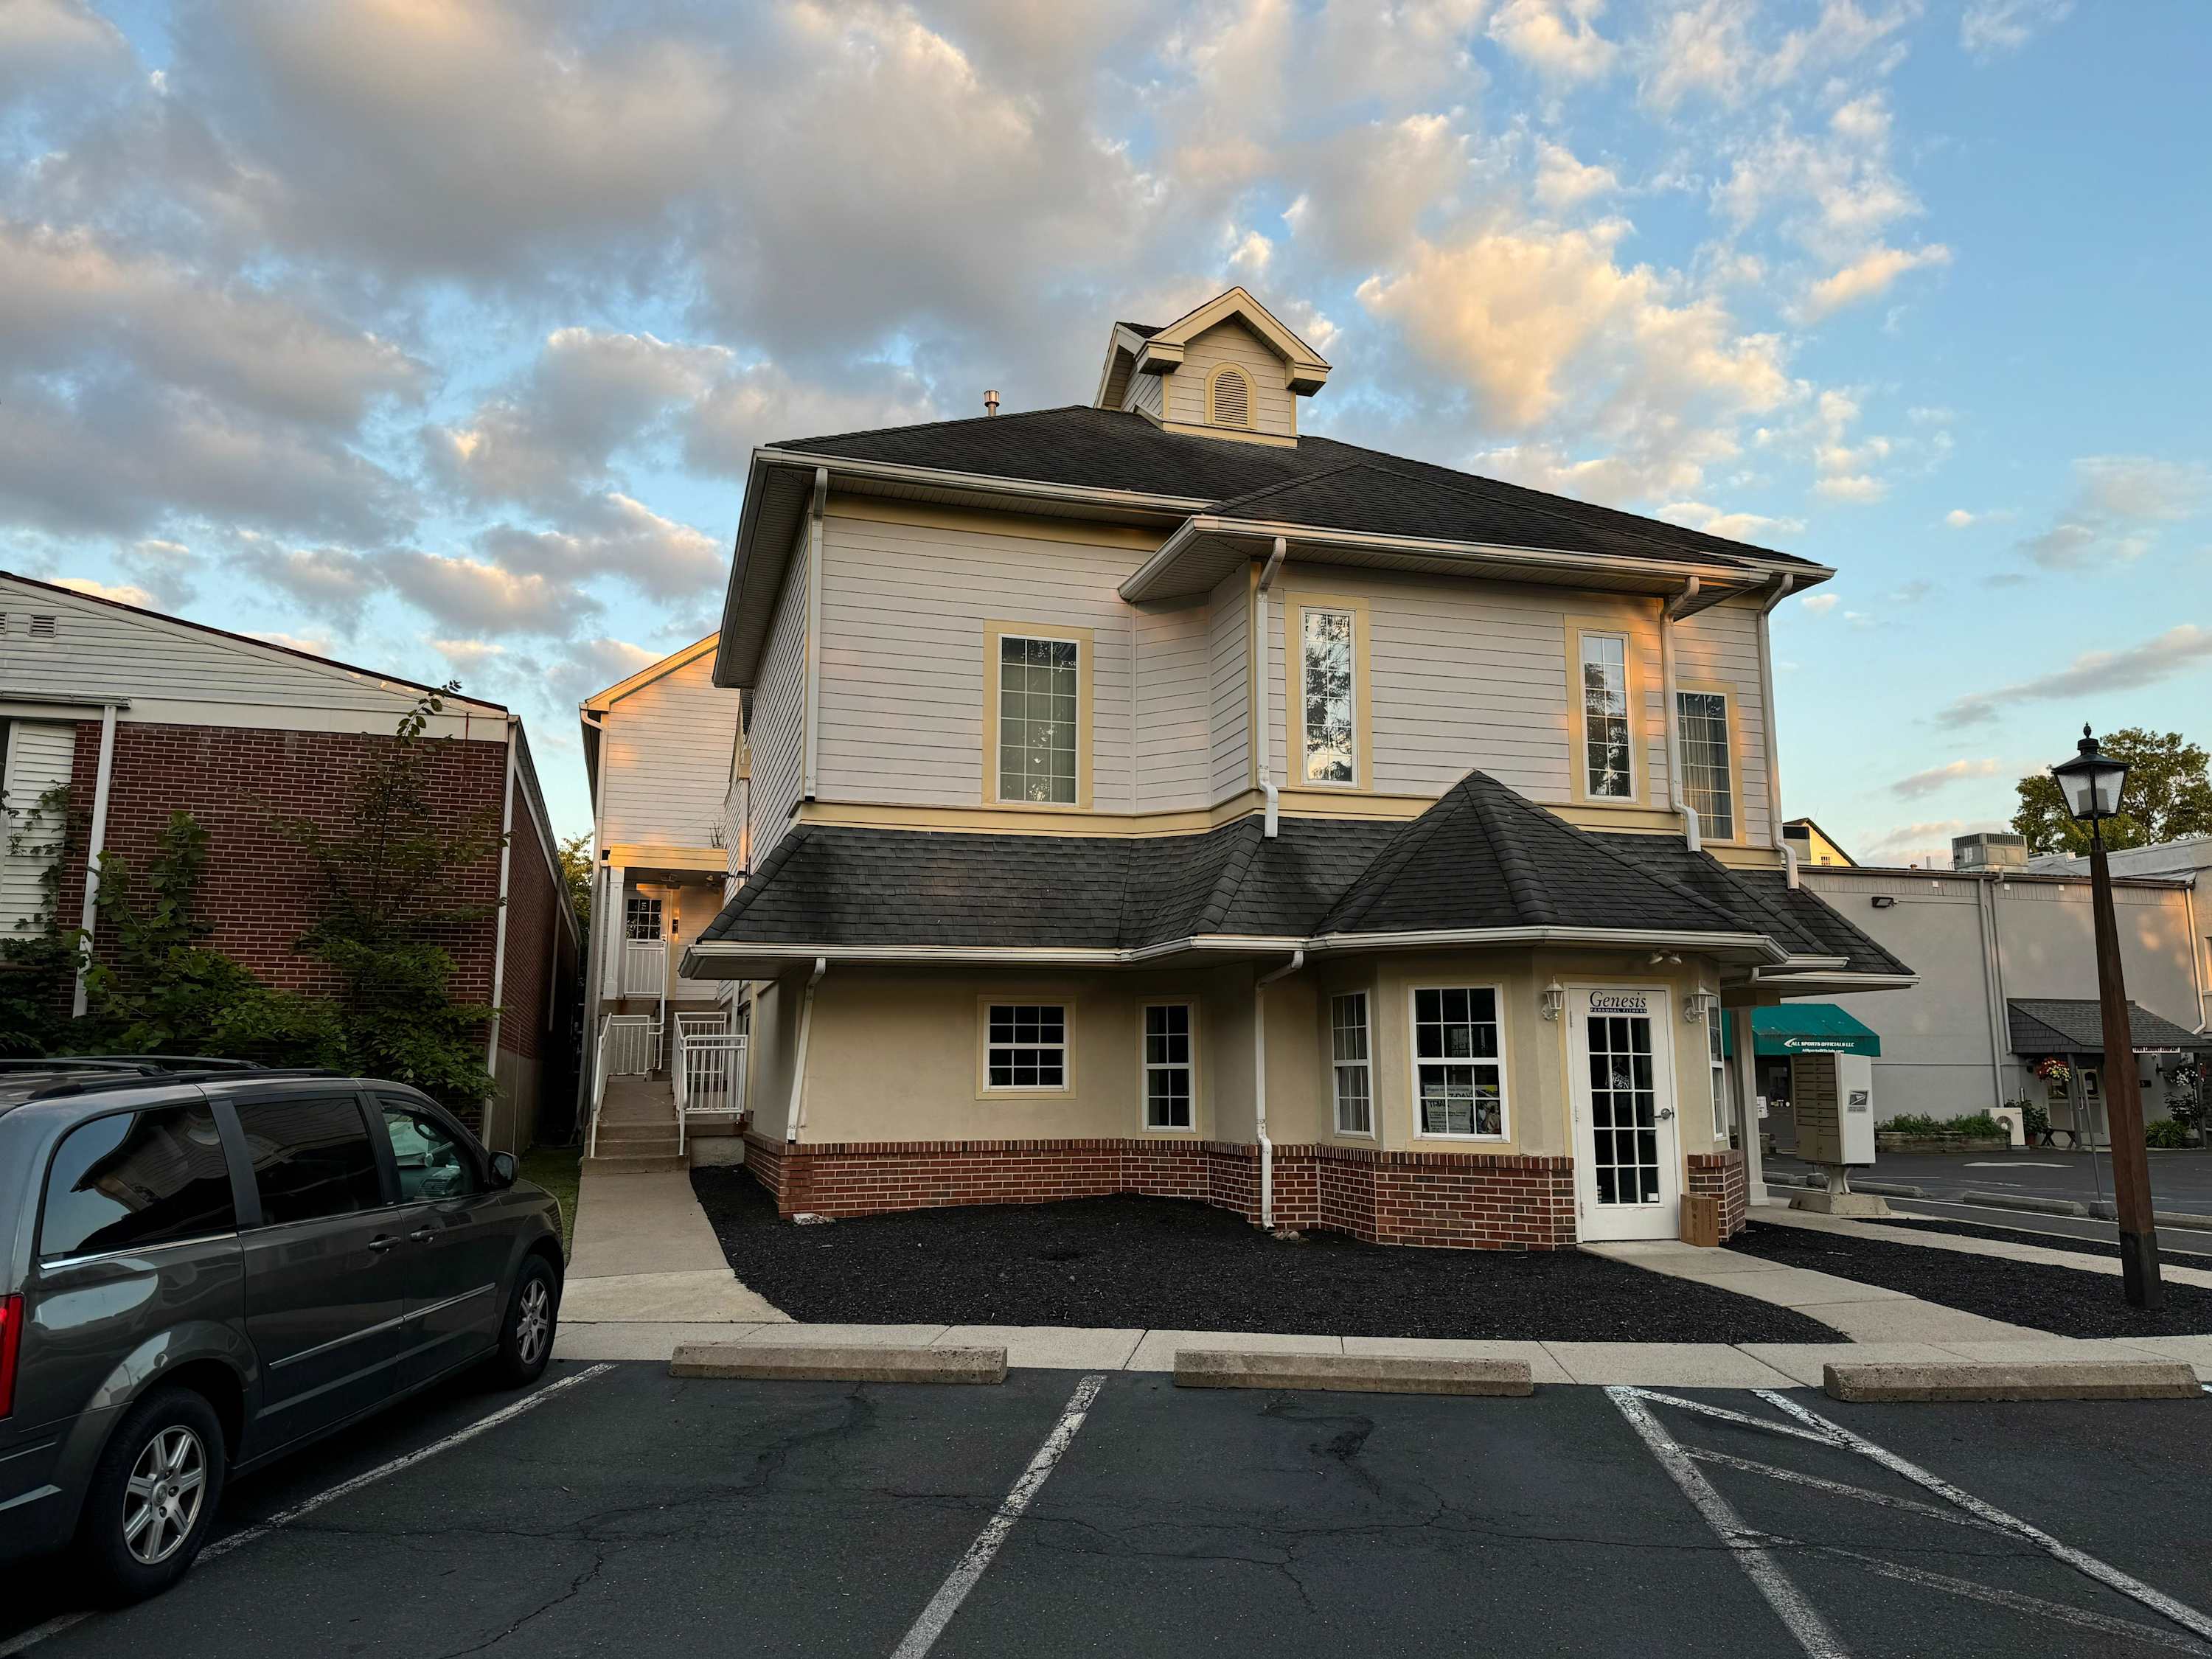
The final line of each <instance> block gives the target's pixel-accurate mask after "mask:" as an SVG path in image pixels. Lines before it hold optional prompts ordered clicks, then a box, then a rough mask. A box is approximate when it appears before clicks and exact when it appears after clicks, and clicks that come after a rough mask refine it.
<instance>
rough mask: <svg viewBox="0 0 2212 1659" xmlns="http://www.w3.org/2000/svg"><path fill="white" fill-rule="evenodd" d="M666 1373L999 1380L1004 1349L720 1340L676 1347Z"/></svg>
mask: <svg viewBox="0 0 2212 1659" xmlns="http://www.w3.org/2000/svg"><path fill="white" fill-rule="evenodd" d="M668 1374H669V1375H670V1376H691V1377H712V1378H717V1379H721V1380H725V1381H735V1382H754V1383H769V1382H775V1383H1003V1382H1005V1381H1006V1350H1005V1349H1004V1348H984V1347H974V1348H958V1347H942V1348H933V1347H929V1346H926V1345H923V1344H919V1343H915V1344H894V1343H878V1342H869V1343H859V1342H720V1343H711V1344H700V1345H698V1346H689V1347H680V1348H678V1349H677V1350H676V1353H675V1356H674V1358H671V1359H670V1360H669V1362H668Z"/></svg>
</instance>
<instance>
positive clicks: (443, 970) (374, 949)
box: [276, 682, 501, 1110]
mask: <svg viewBox="0 0 2212 1659" xmlns="http://www.w3.org/2000/svg"><path fill="white" fill-rule="evenodd" d="M459 689H460V687H459V683H458V682H448V683H447V684H446V685H445V686H444V687H443V688H441V690H438V691H431V692H425V693H424V694H423V696H422V697H421V698H420V699H418V700H417V701H416V705H415V707H414V708H412V709H410V711H409V712H408V714H407V715H406V717H405V718H404V719H403V720H401V721H400V723H399V729H398V732H397V733H396V734H395V735H394V736H393V738H392V741H391V742H390V743H389V744H386V745H385V747H384V748H383V750H382V751H381V752H380V754H379V755H378V757H376V759H375V760H374V763H372V764H370V765H369V766H368V768H367V769H365V770H364V771H363V772H362V775H361V777H360V780H359V781H358V782H357V783H356V786H355V787H354V792H353V794H352V798H351V799H350V800H349V802H348V805H347V810H346V813H345V817H344V822H343V824H342V826H341V827H339V828H338V829H336V830H330V829H325V828H324V827H323V826H322V825H321V824H319V823H315V822H314V821H313V820H311V819H308V818H303V817H283V816H280V817H277V818H276V828H277V829H278V830H279V832H280V833H282V834H283V835H284V836H286V837H287V838H288V839H289V840H290V841H292V842H294V843H295V845H297V846H298V847H299V848H301V850H302V851H303V852H305V853H306V854H307V856H308V857H309V858H310V859H311V860H313V862H314V865H315V867H316V869H317V871H318V872H319V874H320V876H321V878H322V884H323V897H324V903H323V909H322V915H320V916H319V919H318V920H317V921H316V922H315V923H314V925H313V927H310V928H309V929H308V930H307V933H306V934H305V935H304V936H303V937H302V938H301V941H300V949H301V951H304V952H306V953H307V955H309V956H311V957H315V958H316V959H317V960H319V961H320V962H322V963H325V964H327V965H328V966H329V967H330V968H331V970H332V971H333V972H334V973H335V974H336V975H337V980H338V985H339V989H338V994H337V1023H338V1025H339V1028H340V1030H342V1032H343V1039H344V1046H345V1050H346V1054H347V1055H348V1063H349V1066H350V1068H351V1069H353V1070H354V1071H356V1072H357V1073H361V1074H362V1075H363V1076H368V1077H383V1078H391V1079H393V1080H394V1081H396V1082H400V1083H411V1084H413V1085H415V1086H416V1088H419V1089H421V1090H422V1091H424V1092H425V1093H427V1094H428V1095H430V1096H431V1097H434V1098H435V1099H437V1100H440V1101H442V1102H443V1103H445V1104H447V1105H448V1106H451V1107H453V1108H454V1109H457V1110H473V1109H475V1108H477V1107H478V1106H479V1105H481V1104H482V1103H483V1101H484V1100H485V1098H486V1097H488V1096H489V1094H490V1093H491V1088H492V1080H491V1075H490V1073H488V1072H487V1071H486V1070H485V1069H484V1039H485V1033H486V1030H487V1029H488V1028H489V1024H490V1022H491V1018H492V1016H493V1013H494V1012H495V1010H494V1009H493V1008H492V1007H491V1006H489V1005H488V1004H483V1003H471V1002H461V1001H459V1000H456V999H455V998H454V995H453V972H454V965H453V956H452V953H451V952H450V951H448V950H447V948H446V947H447V942H448V941H450V940H452V939H455V938H457V937H459V934H460V933H461V930H462V929H463V928H465V927H466V925H467V924H468V923H471V922H473V921H482V920H483V918H484V917H486V916H489V915H494V914H495V913H496V912H497V910H498V908H499V904H498V901H497V900H496V899H495V898H483V897H478V896H474V895H473V894H472V892H471V887H472V885H473V884H476V883H477V881H478V880H479V878H480V877H481V874H482V872H483V870H484V869H485V868H486V867H487V866H488V865H489V862H490V860H491V857H492V855H493V854H495V853H496V852H497V851H498V850H499V848H500V846H501V835H500V830H499V814H498V813H497V811H489V812H486V813H479V814H473V815H471V816H470V817H466V818H465V819H463V820H460V821H459V822H451V821H449V820H448V817H447V815H445V814H441V811H440V810H439V806H438V803H437V800H436V798H435V789H434V787H433V775H434V772H435V765H436V761H437V757H438V751H439V750H440V747H441V740H440V739H437V738H430V737H428V736H426V735H425V733H426V731H427V728H428V725H429V721H430V717H431V716H432V715H434V714H437V713H438V712H439V711H440V710H441V708H443V707H444V699H445V698H446V697H447V696H451V695H452V694H453V693H454V692H456V691H458V690H459Z"/></svg>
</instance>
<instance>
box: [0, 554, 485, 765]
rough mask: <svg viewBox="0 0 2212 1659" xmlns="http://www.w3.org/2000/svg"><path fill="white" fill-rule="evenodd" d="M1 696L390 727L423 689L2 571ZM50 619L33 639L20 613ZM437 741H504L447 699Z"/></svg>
mask: <svg viewBox="0 0 2212 1659" xmlns="http://www.w3.org/2000/svg"><path fill="white" fill-rule="evenodd" d="M0 613H3V614H5V616H6V617H8V626H7V627H6V629H4V631H0V691H6V692H11V693H15V694H17V695H19V696H26V697H32V698H39V697H93V698H106V697H125V698H128V699H129V700H130V702H131V713H130V716H129V718H131V720H137V721H142V722H143V721H153V722H157V723H161V724H169V725H180V724H181V725H201V726H251V727H262V728H273V729H284V730H292V731H325V732H329V731H337V732H389V731H391V730H392V728H393V727H395V726H397V725H398V723H399V720H400V718H401V716H403V715H404V714H406V712H407V711H408V709H409V708H411V707H412V706H413V705H414V702H415V700H416V698H417V697H419V696H421V695H422V693H421V692H420V691H418V690H416V689H415V688H414V687H412V686H408V685H401V684H397V683H395V682H392V681H389V680H381V679H379V678H377V677H376V676H374V675H373V674H366V673H357V672H356V671H352V670H350V669H347V668H342V667H339V666H337V665H335V664H329V663H321V662H317V661H314V660H313V659H308V658H305V657H299V656H295V655H293V654H291V653H289V652H285V651H280V650H276V649H274V648H272V647H265V646H263V645H261V644H259V643H258V642H257V641H249V640H243V639H232V638H228V637H226V636H225V635H221V634H215V633H210V632H209V631H207V630H206V629H199V628H194V627H191V625H189V624H187V623H179V622H173V621H171V620H170V619H169V618H167V617H155V616H150V615H142V614H140V613H139V612H137V611H128V610H124V609H120V608H118V607H117V606H115V605H103V604H101V603H100V602H99V601H98V600H96V599H85V598H82V597H81V596H79V595H76V594H73V593H55V592H48V591H46V589H43V588H37V587H33V586H29V585H28V584H27V583H24V582H19V581H15V580H9V579H8V578H6V577H0ZM32 616H51V617H54V618H55V626H54V637H53V638H52V639H50V640H49V639H30V638H27V637H26V636H25V635H24V634H23V633H22V632H21V631H20V630H21V627H22V623H21V621H20V620H19V619H21V618H27V617H32ZM447 709H448V710H449V711H450V712H449V713H447V714H445V715H443V716H441V717H440V718H439V719H437V720H434V721H432V723H431V726H430V728H429V730H430V732H431V733H432V735H434V736H437V737H453V736H460V735H463V734H464V732H465V733H466V734H467V735H469V736H472V737H477V738H483V739H484V740H486V741H491V742H502V741H504V740H505V738H506V735H507V733H506V728H505V726H504V724H503V723H502V721H501V719H500V717H499V715H498V714H495V713H492V712H490V711H489V710H488V709H487V708H484V706H483V705H482V704H475V705H471V704H468V703H465V702H462V703H456V702H453V701H451V700H449V701H448V702H447Z"/></svg>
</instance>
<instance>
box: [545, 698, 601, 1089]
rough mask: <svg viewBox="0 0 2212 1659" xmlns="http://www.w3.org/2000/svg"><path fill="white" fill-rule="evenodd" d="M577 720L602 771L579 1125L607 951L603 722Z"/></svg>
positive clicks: (583, 716)
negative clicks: (588, 733) (590, 734)
mask: <svg viewBox="0 0 2212 1659" xmlns="http://www.w3.org/2000/svg"><path fill="white" fill-rule="evenodd" d="M577 718H578V719H580V720H582V721H583V723H584V724H585V725H586V726H590V727H592V729H593V730H594V731H596V732H598V733H599V762H600V766H601V769H602V770H601V771H600V772H599V774H598V775H594V776H593V778H592V910H591V915H592V921H591V933H590V936H589V937H588V938H587V939H586V940H585V943H584V960H583V963H582V969H583V975H584V994H583V1016H584V1052H583V1054H582V1055H581V1056H580V1062H581V1063H580V1064H579V1065H578V1066H577V1067H576V1121H578V1122H579V1123H580V1122H582V1121H584V1117H583V1113H584V1103H585V1102H586V1101H587V1100H588V1099H590V1097H591V1093H592V1067H593V1066H595V1065H596V1064H597V1062H598V1059H599V1021H600V1019H601V1018H603V1016H602V1015H601V1013H600V1012H599V1005H600V1003H601V1002H603V1001H604V1000H605V997H606V970H605V968H604V967H603V966H602V965H601V964H602V963H604V962H605V959H606V948H607V913H606V902H605V901H606V872H605V866H604V864H603V863H602V862H601V860H600V858H599V851H600V849H601V848H604V847H605V845H606V839H605V830H606V809H605V805H604V801H605V795H606V780H605V773H604V768H605V763H606V744H607V723H606V721H605V720H604V719H600V720H594V719H592V714H591V711H590V710H589V709H587V708H580V709H578V710H577ZM561 902H562V903H563V904H565V903H567V902H568V895H567V894H566V893H563V894H562V896H561ZM557 954H558V952H556V955H557Z"/></svg>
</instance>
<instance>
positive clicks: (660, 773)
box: [599, 652, 738, 847]
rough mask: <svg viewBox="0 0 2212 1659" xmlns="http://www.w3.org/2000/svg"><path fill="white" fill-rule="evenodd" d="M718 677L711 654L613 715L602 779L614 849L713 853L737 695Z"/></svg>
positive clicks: (634, 696) (637, 694)
mask: <svg viewBox="0 0 2212 1659" xmlns="http://www.w3.org/2000/svg"><path fill="white" fill-rule="evenodd" d="M737 729H738V693H737V692H736V691H734V690H726V689H724V688H722V687H720V686H717V685H716V684H714V653H712V652H708V653H706V654H705V655H703V656H700V657H696V658H694V659H692V660H691V661H690V662H688V663H686V664H684V666H683V667H681V668H678V669H677V670H675V671H673V672H671V673H668V674H664V675H662V676H661V677H660V678H659V679H657V680H653V681H650V682H648V683H647V684H644V685H641V686H640V687H639V688H638V689H637V690H635V691H633V692H631V693H630V694H629V696H626V697H624V698H623V699H622V700H621V701H620V702H617V703H616V704H615V705H614V706H613V707H612V708H610V709H608V711H607V713H606V715H605V734H604V736H603V738H602V739H601V741H602V744H603V747H602V750H601V758H600V763H599V775H600V777H601V778H602V779H603V780H605V785H604V788H603V791H602V793H603V795H604V797H605V799H604V800H603V802H602V807H601V811H602V822H603V833H604V834H605V836H606V838H607V840H608V842H610V843H611V844H620V843H623V842H640V843H644V844H647V845H650V846H655V847H710V846H712V845H713V844H714V836H716V835H717V834H718V833H720V832H721V829H722V825H723V823H724V819H723V817H722V811H723V805H724V799H725V796H726V792H727V784H728V781H729V769H730V749H731V745H732V743H733V742H734V741H735V740H736V737H737Z"/></svg>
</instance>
